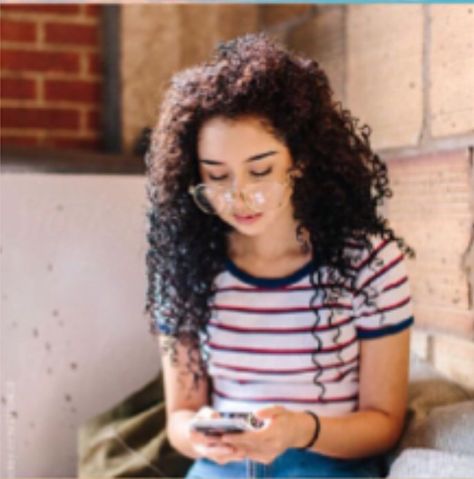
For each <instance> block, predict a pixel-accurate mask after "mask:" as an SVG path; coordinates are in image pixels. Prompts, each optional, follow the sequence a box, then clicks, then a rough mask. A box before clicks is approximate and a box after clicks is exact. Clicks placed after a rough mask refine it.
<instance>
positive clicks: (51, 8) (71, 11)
mask: <svg viewBox="0 0 474 479" xmlns="http://www.w3.org/2000/svg"><path fill="white" fill-rule="evenodd" d="M0 11H1V12H2V13H8V12H22V13H28V12H31V13H59V14H63V15H75V14H76V13H79V5H62V4H57V5H33V4H23V5H2V6H1V7H0Z"/></svg>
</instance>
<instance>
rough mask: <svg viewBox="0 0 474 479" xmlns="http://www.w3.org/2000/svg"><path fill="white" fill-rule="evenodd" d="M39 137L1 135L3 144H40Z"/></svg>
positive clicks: (1, 143)
mask: <svg viewBox="0 0 474 479" xmlns="http://www.w3.org/2000/svg"><path fill="white" fill-rule="evenodd" d="M38 144H39V142H38V138H36V137H34V136H26V135H23V134H22V135H21V136H12V135H3V134H2V136H1V137H0V145H1V146H38Z"/></svg>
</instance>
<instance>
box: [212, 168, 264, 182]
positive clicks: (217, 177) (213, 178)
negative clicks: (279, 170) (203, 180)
mask: <svg viewBox="0 0 474 479" xmlns="http://www.w3.org/2000/svg"><path fill="white" fill-rule="evenodd" d="M272 170H273V168H272V167H270V168H268V169H267V170H265V171H262V172H260V173H258V172H256V171H251V172H250V173H251V174H252V175H253V176H266V175H269V174H270V173H271V172H272ZM209 178H210V179H211V180H214V181H222V180H225V179H226V175H224V176H212V175H211V174H210V175H209Z"/></svg>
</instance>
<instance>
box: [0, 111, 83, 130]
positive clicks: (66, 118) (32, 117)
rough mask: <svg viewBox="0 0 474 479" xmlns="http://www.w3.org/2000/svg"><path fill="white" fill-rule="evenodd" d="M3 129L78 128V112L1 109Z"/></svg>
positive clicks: (0, 115) (0, 116)
mask: <svg viewBox="0 0 474 479" xmlns="http://www.w3.org/2000/svg"><path fill="white" fill-rule="evenodd" d="M0 118H1V124H2V127H3V128H46V129H50V128H63V129H77V128H79V112H78V111H77V110H71V109H53V108H7V107H5V108H2V109H1V111H0Z"/></svg>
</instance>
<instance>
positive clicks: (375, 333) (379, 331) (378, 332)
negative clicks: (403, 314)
mask: <svg viewBox="0 0 474 479" xmlns="http://www.w3.org/2000/svg"><path fill="white" fill-rule="evenodd" d="M413 322H414V317H413V316H410V317H409V318H407V319H405V320H404V321H402V322H401V323H397V324H391V325H390V326H385V327H382V328H376V329H369V328H357V337H358V338H359V339H373V338H379V337H381V336H388V335H390V334H395V333H398V332H400V331H402V330H404V329H406V328H408V327H410V326H411V325H412V324H413Z"/></svg>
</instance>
